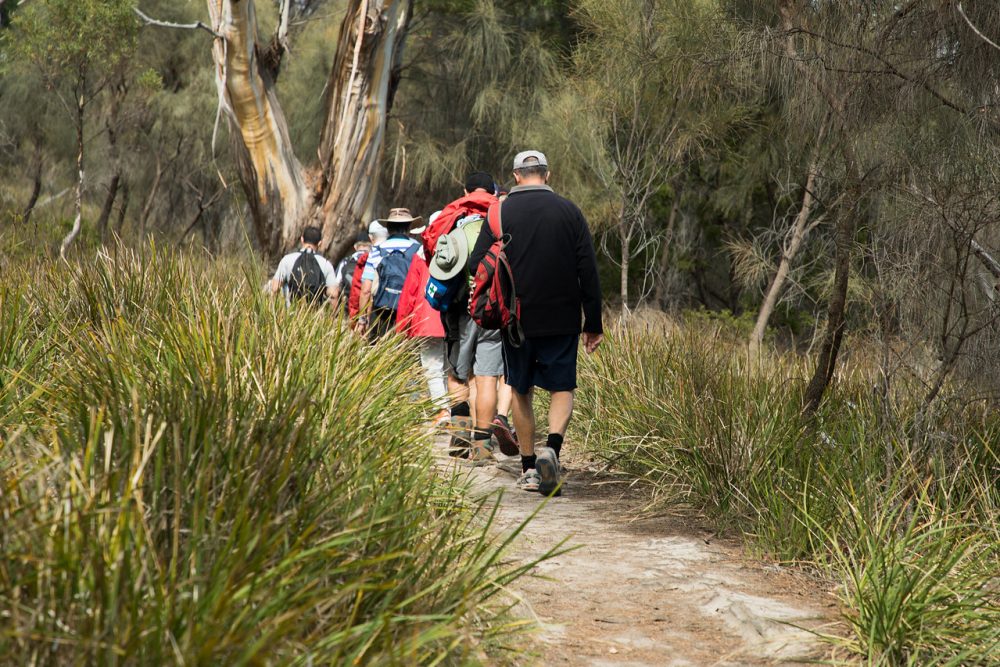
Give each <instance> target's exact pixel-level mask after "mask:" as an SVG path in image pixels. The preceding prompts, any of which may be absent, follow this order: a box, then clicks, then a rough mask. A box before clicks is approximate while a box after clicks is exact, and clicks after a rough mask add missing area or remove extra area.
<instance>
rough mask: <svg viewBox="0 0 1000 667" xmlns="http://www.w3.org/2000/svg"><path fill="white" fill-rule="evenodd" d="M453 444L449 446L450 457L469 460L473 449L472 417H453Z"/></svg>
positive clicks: (451, 426)
mask: <svg viewBox="0 0 1000 667" xmlns="http://www.w3.org/2000/svg"><path fill="white" fill-rule="evenodd" d="M448 430H449V431H451V442H450V443H449V444H448V456H453V457H455V458H458V459H467V458H469V449H470V448H471V447H472V417H466V416H464V415H462V416H457V417H452V418H451V425H450V426H449V428H448Z"/></svg>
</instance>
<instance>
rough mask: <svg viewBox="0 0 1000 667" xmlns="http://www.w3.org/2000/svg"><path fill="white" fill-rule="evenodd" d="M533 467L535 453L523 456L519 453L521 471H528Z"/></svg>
mask: <svg viewBox="0 0 1000 667" xmlns="http://www.w3.org/2000/svg"><path fill="white" fill-rule="evenodd" d="M534 467H535V455H534V454H532V455H531V456H525V455H524V454H521V472H528V471H529V470H531V469H532V468H534Z"/></svg>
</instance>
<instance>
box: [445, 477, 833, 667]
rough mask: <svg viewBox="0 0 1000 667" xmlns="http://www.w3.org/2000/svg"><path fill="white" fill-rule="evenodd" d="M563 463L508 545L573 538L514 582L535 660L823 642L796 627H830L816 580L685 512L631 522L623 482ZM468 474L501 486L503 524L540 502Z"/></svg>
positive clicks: (767, 659) (537, 549) (734, 661)
mask: <svg viewBox="0 0 1000 667" xmlns="http://www.w3.org/2000/svg"><path fill="white" fill-rule="evenodd" d="M445 458H447V457H445ZM515 464H516V462H515V461H514V460H511V461H509V462H508V463H507V464H506V465H505V466H503V467H506V468H510V469H512V468H516V467H517V465H519V464H516V465H515ZM569 465H570V466H571V467H570V469H569V470H568V471H566V472H565V474H564V479H565V485H566V489H565V492H564V494H563V496H562V497H561V498H554V499H552V500H551V501H550V502H549V504H548V505H547V506H545V507H543V508H542V509H541V511H540V512H539V514H538V516H537V517H536V518H535V519H534V520H533V521H532V522H531V523H530V524H529V525H528V527H527V529H526V531H525V533H524V534H523V535H521V536H520V537H519V539H518V542H517V545H516V551H515V553H516V555H517V556H520V557H524V558H533V557H537V556H538V555H540V554H542V553H544V552H545V551H546V550H548V549H550V548H551V547H554V546H555V545H557V544H558V543H559V542H560V541H562V540H563V539H565V538H567V537H569V541H568V545H569V546H576V547H578V548H577V549H575V550H574V551H571V552H569V553H566V554H563V555H561V556H558V557H556V558H554V559H552V560H549V561H547V562H544V563H542V564H541V565H539V566H538V567H537V568H536V570H537V574H539V575H541V576H539V577H525V578H523V579H522V580H521V581H520V582H519V583H518V584H517V586H516V589H517V593H518V594H519V595H520V596H521V597H522V598H523V603H522V605H521V606H522V609H521V610H520V611H521V612H523V613H524V615H526V616H528V617H533V618H535V619H537V621H538V623H539V626H540V631H539V633H538V634H536V635H535V639H534V641H533V647H534V649H535V653H536V654H537V664H545V665H581V666H584V665H593V666H602V667H603V666H611V665H620V666H630V667H631V666H639V665H656V666H662V665H678V666H679V665H761V664H764V665H767V664H778V663H780V664H789V663H790V664H796V663H800V662H803V661H806V660H809V659H816V658H821V657H823V656H824V654H825V653H827V652H828V649H827V648H826V647H825V645H824V644H823V643H822V642H820V641H818V640H817V639H816V638H815V636H814V635H813V634H811V633H810V632H808V631H806V630H803V629H800V628H810V629H818V628H821V627H826V628H827V629H829V623H830V619H831V618H832V617H833V616H834V614H835V609H834V605H833V601H832V597H831V596H830V595H829V594H827V593H824V592H823V591H822V590H820V587H819V586H817V585H816V584H815V583H814V582H811V581H809V580H807V579H806V578H805V577H803V576H801V575H797V574H793V573H790V572H787V571H785V570H782V569H780V568H777V567H775V566H770V565H766V564H761V563H757V562H753V561H750V560H748V559H747V558H746V557H745V556H744V555H743V553H742V552H741V549H740V547H739V544H738V543H736V542H734V541H731V540H724V539H720V538H717V537H716V536H715V535H714V534H713V533H711V532H710V531H708V530H706V529H705V528H703V527H698V526H697V525H695V524H693V523H692V522H691V521H689V520H686V519H684V518H680V517H657V518H654V519H643V520H641V521H632V520H631V518H630V517H631V516H633V515H634V512H630V510H634V509H635V508H634V507H630V506H629V502H628V501H627V500H624V499H623V489H624V487H623V486H622V485H621V484H620V483H619V484H615V483H614V480H613V479H611V478H609V477H608V476H601V475H598V474H596V473H594V472H591V471H586V470H582V469H579V468H575V469H574V467H572V463H570V464H569ZM468 474H469V475H470V476H471V479H472V480H473V483H474V487H475V489H476V490H477V491H479V492H482V493H494V492H495V491H496V490H497V489H504V490H505V493H504V496H503V500H502V503H501V509H500V513H499V523H500V529H501V530H509V529H511V528H513V527H514V526H517V525H518V524H520V523H521V522H522V521H523V519H524V518H525V517H527V516H528V515H529V514H530V513H531V512H532V511H534V510H535V508H536V507H538V505H539V503H540V502H541V500H542V499H541V497H540V496H539V495H537V494H533V493H525V492H523V491H518V490H516V489H514V487H513V482H514V478H513V476H512V475H511V474H509V473H508V472H505V471H504V470H502V469H500V468H498V467H489V468H479V469H474V470H469V472H468ZM632 502H635V501H632ZM796 626H798V627H796Z"/></svg>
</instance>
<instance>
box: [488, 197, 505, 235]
mask: <svg viewBox="0 0 1000 667" xmlns="http://www.w3.org/2000/svg"><path fill="white" fill-rule="evenodd" d="M501 206H503V202H499V201H498V202H497V203H495V204H492V205H491V206H490V208H489V210H488V211H487V212H486V224H488V225H489V226H490V233H491V234H493V238H494V239H496V240H497V241H499V240H500V239H502V238H503V219H502V217H501V215H500V207H501Z"/></svg>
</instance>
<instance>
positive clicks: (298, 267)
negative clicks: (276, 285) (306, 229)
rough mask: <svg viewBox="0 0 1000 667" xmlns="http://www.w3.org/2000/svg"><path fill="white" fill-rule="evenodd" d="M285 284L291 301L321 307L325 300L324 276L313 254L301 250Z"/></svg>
mask: <svg viewBox="0 0 1000 667" xmlns="http://www.w3.org/2000/svg"><path fill="white" fill-rule="evenodd" d="M287 284H288V294H289V296H291V298H292V300H293V301H297V300H301V299H306V300H308V301H309V302H310V303H312V304H313V305H321V304H322V303H323V302H324V301H325V300H326V276H324V275H323V269H322V268H320V265H319V260H317V259H316V253H315V252H313V251H311V250H303V251H302V252H300V253H299V256H298V259H296V260H295V265H294V266H292V274H291V275H290V276H288V283H287Z"/></svg>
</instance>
